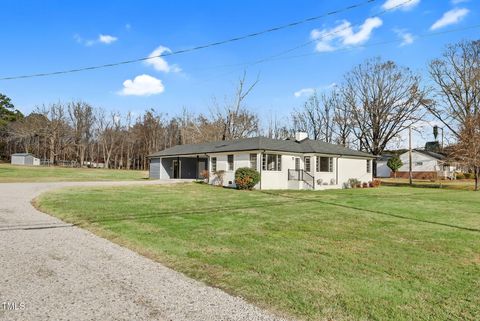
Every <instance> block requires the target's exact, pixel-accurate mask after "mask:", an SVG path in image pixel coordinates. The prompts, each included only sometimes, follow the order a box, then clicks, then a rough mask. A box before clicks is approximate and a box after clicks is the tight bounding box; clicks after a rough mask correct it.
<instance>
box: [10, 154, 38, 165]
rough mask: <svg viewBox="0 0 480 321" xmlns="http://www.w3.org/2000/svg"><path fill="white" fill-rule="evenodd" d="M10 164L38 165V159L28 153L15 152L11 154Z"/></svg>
mask: <svg viewBox="0 0 480 321" xmlns="http://www.w3.org/2000/svg"><path fill="white" fill-rule="evenodd" d="M11 157H12V160H11V164H13V165H30V166H40V159H39V158H36V157H35V156H33V155H32V154H30V153H16V154H12V155H11Z"/></svg>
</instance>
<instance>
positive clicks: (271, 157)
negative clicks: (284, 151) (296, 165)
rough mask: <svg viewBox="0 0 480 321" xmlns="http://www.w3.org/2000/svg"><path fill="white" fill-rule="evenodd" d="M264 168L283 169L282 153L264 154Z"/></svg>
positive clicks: (267, 169)
mask: <svg viewBox="0 0 480 321" xmlns="http://www.w3.org/2000/svg"><path fill="white" fill-rule="evenodd" d="M262 169H263V170H265V171H281V170H282V155H277V154H263V156H262Z"/></svg>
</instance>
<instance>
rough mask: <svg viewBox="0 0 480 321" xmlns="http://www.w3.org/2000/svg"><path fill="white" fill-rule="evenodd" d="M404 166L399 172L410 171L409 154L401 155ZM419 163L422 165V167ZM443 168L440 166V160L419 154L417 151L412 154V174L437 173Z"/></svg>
mask: <svg viewBox="0 0 480 321" xmlns="http://www.w3.org/2000/svg"><path fill="white" fill-rule="evenodd" d="M400 159H401V160H402V163H403V166H402V167H400V169H399V170H398V171H399V172H408V171H409V166H408V164H409V159H408V152H407V153H403V154H402V155H400ZM418 163H422V164H421V165H420V164H418ZM441 169H442V168H441V167H440V166H439V165H438V160H437V159H436V158H433V157H431V156H428V155H425V154H423V153H419V152H417V151H413V152H412V172H437V171H439V170H441Z"/></svg>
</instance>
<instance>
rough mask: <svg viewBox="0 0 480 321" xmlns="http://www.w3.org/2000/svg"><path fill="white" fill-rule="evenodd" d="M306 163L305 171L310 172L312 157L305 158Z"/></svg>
mask: <svg viewBox="0 0 480 321" xmlns="http://www.w3.org/2000/svg"><path fill="white" fill-rule="evenodd" d="M304 162H305V171H306V172H310V170H311V167H310V156H305V159H304Z"/></svg>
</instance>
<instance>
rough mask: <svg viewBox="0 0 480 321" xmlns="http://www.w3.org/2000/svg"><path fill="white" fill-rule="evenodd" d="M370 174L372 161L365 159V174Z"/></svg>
mask: <svg viewBox="0 0 480 321" xmlns="http://www.w3.org/2000/svg"><path fill="white" fill-rule="evenodd" d="M371 172H372V160H371V159H367V173H371Z"/></svg>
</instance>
